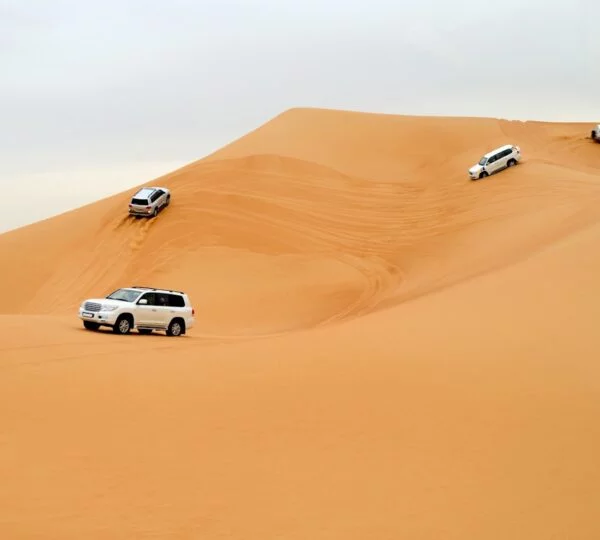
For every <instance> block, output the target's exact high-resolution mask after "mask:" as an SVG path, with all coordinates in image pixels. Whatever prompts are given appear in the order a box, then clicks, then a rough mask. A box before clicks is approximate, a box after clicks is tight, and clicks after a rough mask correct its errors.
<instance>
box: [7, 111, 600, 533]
mask: <svg viewBox="0 0 600 540" xmlns="http://www.w3.org/2000/svg"><path fill="white" fill-rule="evenodd" d="M588 131H589V130H588V125H587V124H558V123H542V122H519V121H505V120H497V119H479V118H439V117H437V118H431V117H409V116H392V115H380V114H366V113H352V112H345V111H330V110H319V109H293V110H290V111H286V112H284V113H283V114H281V115H280V116H278V117H276V118H274V119H272V120H271V121H269V122H267V123H266V124H264V125H263V126H261V127H259V128H258V129H257V130H255V131H253V132H251V133H249V134H247V135H246V136H244V137H242V138H241V139H239V140H237V141H234V142H233V143H232V144H230V145H228V146H226V147H224V148H223V149H221V150H219V151H218V152H216V153H214V154H212V155H210V156H207V157H205V158H204V159H201V160H199V161H197V162H194V163H191V164H190V165H188V166H186V167H184V168H183V169H180V170H177V171H174V172H173V173H172V174H169V175H167V176H165V177H162V178H159V179H154V180H149V181H146V182H144V185H165V186H167V187H169V188H170V189H171V190H172V193H173V200H172V203H171V205H170V207H169V208H167V209H166V210H165V211H164V212H163V213H162V214H160V215H159V217H158V218H157V219H155V220H150V221H145V220H135V219H133V218H129V217H128V216H127V215H126V212H127V202H128V199H129V197H130V196H131V193H132V190H128V191H127V192H125V193H122V194H119V195H116V196H114V197H110V198H107V199H104V200H101V201H98V202H96V203H94V204H91V205H88V206H85V207H83V208H80V209H77V210H75V211H72V212H68V213H65V214H62V215H59V216H57V217H53V218H51V219H47V220H44V221H42V222H39V223H35V224H33V225H30V226H27V227H23V228H20V229H18V230H15V231H11V232H9V233H6V234H4V235H1V236H0V257H1V261H2V267H1V273H0V276H1V279H2V283H3V284H4V287H3V292H2V296H3V301H2V302H0V322H1V324H0V336H1V339H0V371H1V373H0V415H1V417H0V420H1V421H0V479H1V481H0V538H2V539H6V540H13V539H19V540H21V539H33V538H35V539H61V540H67V539H68V540H71V539H77V540H80V539H86V540H95V539H111V540H117V539H127V540H129V539H134V538H135V539H145V538H148V539H150V538H153V539H155V538H156V539H158V538H161V539H162V538H167V539H186V540H187V539H190V540H191V539H194V540H196V539H213V538H214V539H216V538H236V539H238V538H239V539H244V540H254V539H256V540H266V539H275V538H278V539H279V538H281V539H283V538H285V539H298V540H300V539H302V540H308V539H310V540H325V539H327V540H332V539H336V540H338V539H340V540H341V539H343V540H351V539H356V540H359V539H360V540H364V539H377V540H383V539H394V540H396V539H400V538H402V539H420V540H421V539H432V540H433V539H436V540H439V539H444V540H451V539H452V540H453V539H461V540H464V539H467V538H468V539H498V540H506V539H509V538H510V539H513V540H516V539H523V540H537V539H539V540H542V539H543V540H550V539H567V538H569V539H577V540H583V539H590V540H591V539H597V538H600V459H599V457H598V456H599V455H600V423H599V422H598V418H599V417H600V332H599V331H598V330H597V328H596V327H597V324H598V320H600V301H599V300H598V291H600V278H599V276H600V250H599V249H598V245H600V146H598V145H597V144H594V143H593V142H592V141H590V140H589V138H588ZM505 143H514V144H518V145H520V147H521V149H522V152H523V161H522V162H521V164H520V165H519V166H517V167H515V168H512V169H509V170H505V171H503V172H501V173H499V174H497V175H493V176H491V177H489V178H487V179H484V180H481V181H478V182H470V181H469V180H468V177H467V169H468V168H469V167H470V166H471V165H472V164H474V163H475V162H476V161H477V160H478V159H479V157H480V156H481V155H482V154H483V153H485V152H487V151H489V150H491V149H493V148H495V147H496V146H500V145H502V144H505ZM13 203H14V204H19V202H18V201H13ZM128 285H151V286H157V287H168V288H174V289H180V290H185V291H186V292H188V293H189V294H190V296H191V299H192V301H193V302H194V307H195V309H196V321H197V322H196V327H195V328H194V329H192V330H191V331H190V332H189V334H188V335H186V336H182V337H180V338H168V337H166V336H164V335H162V334H160V335H152V336H141V335H137V334H135V333H134V334H131V335H129V336H117V335H113V334H112V333H110V332H109V331H101V332H98V333H93V332H88V331H85V330H84V329H83V327H82V325H81V322H80V321H79V320H78V318H77V308H78V306H79V304H80V302H81V301H82V300H83V299H85V298H86V297H90V296H98V295H104V294H107V293H109V292H111V291H112V290H113V289H116V288H118V287H121V286H128Z"/></svg>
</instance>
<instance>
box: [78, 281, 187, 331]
mask: <svg viewBox="0 0 600 540" xmlns="http://www.w3.org/2000/svg"><path fill="white" fill-rule="evenodd" d="M194 314H195V311H194V308H193V307H192V305H191V302H190V299H189V297H188V295H187V294H185V293H183V292H180V291H171V290H168V289H154V288H152V287H137V286H136V287H128V288H124V289H117V290H116V291H114V292H113V293H111V294H109V295H108V296H107V297H105V298H91V299H88V300H86V301H85V302H83V303H82V304H81V306H80V307H79V318H80V319H81V320H82V321H83V326H84V327H85V328H87V329H88V330H98V329H99V328H100V327H101V326H109V327H111V328H112V329H113V332H115V333H116V334H128V333H129V332H130V331H131V330H132V329H133V328H135V329H137V331H138V332H139V333H140V334H150V333H152V331H153V330H163V331H166V333H167V335H168V336H180V335H182V334H185V333H186V332H187V331H188V330H189V329H190V328H192V326H194Z"/></svg>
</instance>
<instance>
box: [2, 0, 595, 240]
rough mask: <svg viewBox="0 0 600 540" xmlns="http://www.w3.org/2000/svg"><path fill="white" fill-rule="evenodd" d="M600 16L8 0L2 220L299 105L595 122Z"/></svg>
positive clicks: (317, 3)
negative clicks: (8, 201) (5, 199)
mask: <svg viewBox="0 0 600 540" xmlns="http://www.w3.org/2000/svg"><path fill="white" fill-rule="evenodd" d="M599 20H600V2H598V1H597V0H570V2H558V1H557V0H543V1H541V0H527V1H526V2H523V1H522V0H503V1H502V2H500V1H498V0H494V1H488V0H454V1H453V2H449V1H448V0H419V1H418V2H416V1H414V0H369V1H366V0H363V1H356V0H295V1H290V0H246V1H243V0H169V2H166V1H158V0H118V1H117V0H102V1H97V2H93V1H91V0H27V1H23V0H0V188H1V189H2V192H3V193H4V194H8V199H9V200H10V204H8V205H5V204H4V203H3V211H2V212H0V232H3V231H6V230H9V229H12V228H15V227H19V226H22V225H25V224H27V223H30V222H33V221H37V220H40V219H44V218H46V217H49V216H52V215H55V214H58V213H60V212H63V211H66V210H69V209H71V208H74V207H77V206H80V205H82V204H87V203H88V202H92V201H94V200H97V199H99V198H102V197H105V196H108V195H111V194H113V193H118V192H121V191H124V190H127V189H130V188H131V187H132V186H137V185H139V184H141V183H151V181H152V180H153V179H154V178H156V177H158V176H160V175H162V174H165V173H167V172H170V171H171V170H174V169H176V168H178V167H180V166H182V165H184V164H186V163H189V162H191V161H194V160H196V159H199V158H201V157H203V156H205V155H207V154H209V153H211V152H213V151H214V150H216V149H218V148H220V147H221V146H223V145H225V144H227V143H229V142H231V141H232V140H234V139H237V138H238V137H240V136H242V135H244V134H245V133H247V132H248V131H251V130H253V129H255V128H256V127H258V126H259V125H261V124H263V123H264V122H266V121H268V120H269V119H271V118H272V117H274V116H276V115H277V114H279V113H281V112H283V111H284V110H286V109H289V108H291V107H326V108H335V109H350V110H360V111H369V112H385V113H392V114H442V115H468V116H495V117H503V118H514V119H523V120H527V119H533V120H556V121H585V122H600V33H599V31H598V28H599V27H598V21H599ZM20 202H21V203H22V204H20ZM25 202H26V204H24V203H25Z"/></svg>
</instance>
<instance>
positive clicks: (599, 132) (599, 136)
mask: <svg viewBox="0 0 600 540" xmlns="http://www.w3.org/2000/svg"><path fill="white" fill-rule="evenodd" d="M592 139H593V140H594V141H596V142H599V141H600V124H598V125H597V126H596V127H595V128H594V129H592Z"/></svg>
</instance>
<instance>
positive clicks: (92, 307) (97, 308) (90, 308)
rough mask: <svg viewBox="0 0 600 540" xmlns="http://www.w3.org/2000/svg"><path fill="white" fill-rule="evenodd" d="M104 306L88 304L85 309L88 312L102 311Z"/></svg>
mask: <svg viewBox="0 0 600 540" xmlns="http://www.w3.org/2000/svg"><path fill="white" fill-rule="evenodd" d="M101 307H102V304H97V303H96V302H86V303H85V304H84V306H83V308H84V309H85V310H86V311H100V308H101Z"/></svg>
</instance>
